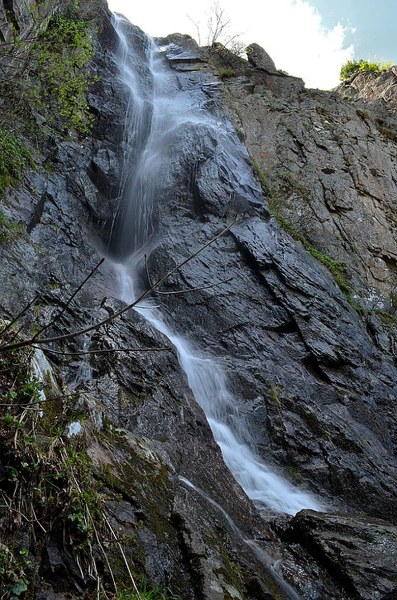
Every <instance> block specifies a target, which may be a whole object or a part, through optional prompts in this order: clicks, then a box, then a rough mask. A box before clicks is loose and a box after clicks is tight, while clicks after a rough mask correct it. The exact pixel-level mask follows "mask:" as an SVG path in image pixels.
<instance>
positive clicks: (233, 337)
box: [0, 0, 397, 600]
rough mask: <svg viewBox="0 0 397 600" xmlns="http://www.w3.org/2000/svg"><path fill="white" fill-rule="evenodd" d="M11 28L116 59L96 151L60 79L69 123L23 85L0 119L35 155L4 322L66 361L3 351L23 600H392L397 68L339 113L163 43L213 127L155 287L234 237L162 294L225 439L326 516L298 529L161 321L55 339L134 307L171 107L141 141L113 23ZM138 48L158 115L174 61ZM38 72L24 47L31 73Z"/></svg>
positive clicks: (145, 87) (191, 160) (202, 132)
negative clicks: (133, 263) (124, 290)
mask: <svg viewBox="0 0 397 600" xmlns="http://www.w3.org/2000/svg"><path fill="white" fill-rule="evenodd" d="M0 7H1V11H0V20H1V23H2V26H1V31H2V35H3V40H4V43H9V42H10V40H12V39H13V36H15V30H16V31H17V32H18V34H19V36H20V37H21V38H26V37H29V36H30V35H31V32H32V31H34V35H35V36H39V35H40V31H45V30H46V27H47V26H48V21H49V19H50V18H51V16H52V15H54V14H58V13H59V11H60V12H61V13H62V14H65V15H69V16H67V18H68V19H70V20H71V21H72V23H81V22H83V23H85V25H84V27H86V26H87V27H89V31H90V34H89V35H90V39H91V40H92V43H93V47H94V50H95V53H94V54H93V56H92V58H90V64H89V69H90V74H91V75H90V78H89V79H88V80H87V81H88V84H87V85H89V87H87V89H86V90H85V94H86V96H85V103H84V111H85V112H84V115H85V116H84V118H85V117H86V118H87V119H88V118H89V123H90V127H91V129H90V132H89V133H87V131H86V130H84V131H80V132H79V131H78V130H77V131H76V129H75V128H74V127H73V124H72V125H71V124H70V123H68V126H67V128H66V131H65V119H66V117H65V114H66V115H68V114H69V113H67V112H66V113H65V114H61V113H59V103H58V104H57V97H56V96H55V92H54V90H53V89H52V88H51V86H49V84H48V82H47V83H46V82H43V83H42V84H41V85H42V87H41V88H40V89H41V90H43V89H44V90H47V92H48V94H49V98H50V99H49V101H48V103H47V102H43V101H40V102H37V103H36V102H35V101H33V100H32V99H31V98H32V97H31V96H28V97H29V98H30V100H29V102H27V103H26V104H25V105H24V106H22V107H21V106H20V105H19V104H18V103H16V104H15V103H14V104H12V103H11V104H10V102H9V93H10V85H9V82H7V85H6V86H5V87H4V94H3V98H2V104H1V107H0V110H1V119H2V129H1V132H5V133H2V136H3V137H2V138H1V139H0V142H1V143H3V141H1V140H3V139H4V140H6V141H7V143H8V146H6V148H8V151H10V148H13V149H14V151H16V152H18V153H19V154H18V155H19V156H25V157H28V156H29V157H30V158H29V159H28V158H25V159H24V161H22V162H23V168H22V169H21V170H20V171H18V174H17V172H16V170H15V167H14V171H13V172H11V173H6V172H5V171H4V169H3V171H2V172H1V173H0V175H1V176H2V182H3V183H2V188H3V195H2V198H1V205H2V206H1V213H0V216H1V219H0V240H1V241H0V243H1V247H0V250H1V257H2V259H1V264H0V273H1V281H2V294H1V299H0V308H1V315H2V317H3V319H5V320H11V321H12V320H13V319H16V323H15V327H8V326H7V325H6V321H3V325H2V329H3V333H2V345H6V344H12V343H13V342H14V343H15V342H18V341H19V342H21V341H22V343H23V340H24V339H26V338H28V337H32V336H35V335H36V338H35V340H34V342H35V343H34V344H33V345H36V346H40V347H41V348H42V350H43V355H41V353H39V354H38V353H37V352H36V356H34V357H33V361H35V360H36V361H37V360H39V358H40V357H41V358H40V360H39V367H37V368H36V371H34V377H33V376H32V373H31V368H30V367H29V364H30V363H31V361H32V356H31V355H30V354H29V352H31V351H29V347H30V346H28V350H23V349H15V350H14V351H13V352H11V351H10V350H8V351H7V350H5V349H4V348H3V349H1V348H0V349H1V350H2V351H1V354H0V356H1V360H2V372H1V373H2V375H1V378H0V386H1V390H2V396H3V399H2V413H1V415H2V416H1V427H0V447H1V451H2V457H3V458H2V464H1V469H0V492H1V498H2V504H1V508H0V518H1V522H2V531H3V534H2V537H1V544H2V545H1V547H0V577H2V579H1V584H0V585H1V586H2V587H1V591H2V594H3V595H4V597H6V598H7V597H9V598H11V597H19V596H20V597H23V595H25V597H31V598H54V599H55V598H59V599H61V598H65V597H69V598H81V597H86V598H89V597H92V595H93V594H95V593H97V595H98V597H105V596H106V595H107V597H117V598H119V599H120V600H121V599H122V598H130V599H132V598H135V597H139V595H136V594H137V591H136V588H135V585H137V586H138V587H140V589H141V590H143V589H145V590H149V589H152V590H157V591H156V593H157V596H158V597H159V598H162V597H163V598H164V597H168V598H171V597H180V598H183V599H184V600H188V599H192V600H193V599H196V598H197V599H208V600H217V599H219V600H221V599H230V598H240V599H242V598H244V599H246V600H248V599H263V598H269V599H270V598H302V599H309V598H310V599H323V598H327V599H331V600H332V599H335V600H336V599H338V600H340V599H354V598H362V599H367V598H368V600H369V599H370V598H384V599H391V598H393V597H394V594H395V593H396V587H395V576H396V571H395V564H396V555H397V542H396V540H397V535H396V526H395V521H396V518H397V516H396V491H397V490H396V488H397V478H396V475H397V469H396V460H395V456H396V452H395V443H396V439H397V431H396V429H397V427H396V400H397V394H396V381H397V377H396V375H397V364H396V305H397V301H396V286H397V279H396V278H397V275H396V273H397V271H396V260H397V244H396V232H395V223H396V204H395V198H396V186H397V175H396V168H395V158H396V152H397V145H396V143H397V134H396V133H395V132H396V123H395V114H394V111H395V95H394V85H395V81H394V80H395V74H394V70H393V68H392V69H391V70H390V71H389V72H388V73H386V74H385V75H382V76H381V77H378V78H375V79H374V77H373V76H368V75H366V74H362V75H360V76H358V77H357V78H356V79H355V80H354V81H352V82H350V83H349V84H348V85H343V86H342V87H341V88H340V89H339V90H335V91H334V92H331V93H329V92H321V91H318V90H306V89H305V88H304V85H303V83H302V81H301V80H299V79H296V78H293V77H289V76H287V75H286V74H285V73H281V72H278V71H276V70H275V68H274V64H273V62H272V60H271V58H270V57H269V56H268V55H267V54H266V53H265V52H264V51H261V49H260V47H258V46H257V45H256V44H252V45H251V46H250V48H251V52H250V53H249V62H247V61H245V60H242V59H240V58H238V57H235V56H234V55H232V54H230V53H229V52H228V51H227V50H226V49H224V48H223V47H220V46H217V47H215V48H212V49H200V48H198V47H197V45H196V44H195V42H194V41H193V40H192V39H191V38H188V37H187V36H182V35H180V34H175V35H173V36H170V37H169V38H167V39H163V40H157V44H158V47H159V48H160V50H159V51H158V52H157V55H156V56H157V59H158V60H159V62H160V64H161V68H162V69H163V71H162V72H164V73H166V74H167V77H169V80H170V81H172V88H170V89H169V94H170V102H171V98H176V97H183V98H184V99H185V101H186V103H191V104H189V106H193V107H194V110H198V111H199V114H200V115H201V116H202V117H200V119H201V120H199V119H197V120H196V121H197V122H195V120H194V119H191V120H190V121H188V122H183V123H182V124H181V126H178V127H177V128H175V130H173V131H172V132H171V133H170V134H169V136H168V137H167V138H166V144H165V148H166V150H165V151H166V152H167V153H168V155H169V157H171V158H172V159H171V158H170V159H169V160H167V162H166V163H164V165H162V169H161V177H158V180H156V181H155V182H154V183H153V182H150V185H153V186H154V189H155V194H154V196H155V198H156V202H155V204H154V206H153V223H152V225H151V226H152V228H153V230H154V237H153V240H154V242H153V244H152V246H151V248H150V253H149V252H148V254H150V255H148V257H147V260H146V270H147V274H148V275H149V277H150V279H151V280H152V281H155V280H156V279H160V278H161V277H162V276H164V274H165V273H167V272H169V271H171V270H172V269H173V268H174V267H175V266H176V265H177V264H179V263H181V262H182V261H184V260H185V259H186V258H187V257H188V256H189V255H191V254H193V253H194V252H195V251H197V249H198V248H199V247H201V246H203V245H205V244H206V243H207V242H208V241H209V240H210V239H211V238H212V237H214V236H215V235H217V234H218V233H219V232H221V231H222V230H223V229H225V227H226V226H228V227H229V229H228V230H227V231H226V233H225V234H224V235H223V236H222V237H220V238H219V239H217V240H216V241H215V242H214V243H212V244H210V245H209V246H208V247H207V248H206V249H205V250H204V251H202V252H201V253H200V254H199V255H198V256H197V257H196V258H195V259H194V260H191V261H189V262H187V264H186V265H185V267H184V268H183V270H182V271H180V272H179V271H177V272H175V273H173V274H172V276H171V277H169V278H168V279H167V281H166V282H165V284H164V286H163V287H162V288H161V291H163V292H172V293H169V294H168V295H163V294H154V296H155V299H156V303H157V304H158V305H160V307H161V309H162V311H163V313H164V314H166V315H167V322H168V323H169V324H170V327H171V328H172V330H173V331H174V332H175V334H178V335H179V336H182V337H184V338H185V337H189V340H190V343H191V344H192V345H194V346H195V347H197V348H198V351H199V352H200V353H202V355H203V356H204V357H206V358H208V359H210V360H214V361H215V364H220V365H222V368H223V370H224V372H225V373H226V374H227V378H228V382H229V387H230V390H231V392H232V394H233V398H234V402H235V405H234V406H233V407H230V411H229V415H228V417H227V418H228V421H227V424H228V425H232V424H233V423H234V424H235V423H236V422H238V423H241V424H242V425H244V429H245V431H249V435H248V434H246V437H247V439H246V440H244V441H246V442H247V444H248V445H249V446H250V447H251V448H252V449H254V450H255V452H256V453H257V456H258V457H260V458H261V459H263V460H264V461H265V462H266V464H267V465H269V466H270V467H271V468H272V469H273V470H274V471H275V472H276V473H282V474H284V476H286V477H287V479H288V480H289V481H290V482H291V484H293V485H295V486H298V487H299V488H300V489H302V490H305V491H307V492H310V493H311V494H313V496H314V497H316V499H317V501H318V503H319V504H320V505H321V508H322V512H317V513H316V512H314V511H302V512H300V513H299V514H298V515H297V516H295V517H290V516H286V515H284V514H280V513H275V512H274V511H272V510H269V509H266V507H264V506H263V505H262V506H260V505H256V506H255V505H254V504H253V503H252V501H251V500H249V498H248V497H247V496H246V494H245V493H244V492H243V490H242V489H241V488H240V486H239V485H238V483H237V482H236V481H235V479H234V478H233V477H232V475H231V473H230V472H229V470H228V469H227V467H226V466H225V464H224V462H223V459H222V453H221V450H220V448H219V447H218V446H217V444H216V443H215V442H214V439H213V437H212V433H211V430H210V428H209V425H208V423H207V420H206V417H205V414H204V412H203V410H202V408H200V406H198V404H197V403H196V401H195V399H194V397H193V393H192V391H191V389H190V387H189V385H188V381H187V378H186V375H185V373H184V372H183V371H182V369H181V366H180V364H179V362H178V357H177V354H176V351H175V349H174V347H173V346H172V344H171V343H170V341H169V339H168V338H167V337H166V336H165V335H163V334H162V333H161V332H159V331H157V330H156V329H154V328H153V326H152V325H151V324H150V322H149V321H148V320H147V319H145V318H144V311H141V313H140V314H138V313H136V312H133V311H129V312H125V313H123V314H122V315H121V316H120V317H119V318H117V319H110V320H108V322H107V323H106V324H105V325H104V326H103V327H101V328H98V329H94V330H91V331H87V332H86V333H85V334H80V335H78V336H71V337H65V338H63V339H55V340H54V339H53V338H60V337H62V336H68V335H69V334H70V333H71V332H73V331H75V330H78V329H84V328H86V327H87V326H91V325H93V324H95V323H96V322H99V321H101V320H106V319H108V318H109V317H112V315H114V314H115V313H116V312H117V311H119V310H122V309H123V308H124V307H125V302H124V301H123V300H122V295H121V294H120V291H119V287H120V286H119V281H118V278H117V265H115V263H117V261H122V260H124V257H125V254H126V253H127V254H128V252H131V251H132V249H133V241H130V242H128V243H131V247H129V248H128V247H127V249H126V245H125V243H124V242H123V243H121V241H120V240H121V239H122V237H123V236H124V238H125V239H127V238H128V236H126V235H125V228H124V224H125V222H126V221H127V216H128V208H125V206H124V200H125V196H123V190H125V189H126V188H127V184H128V185H130V184H131V176H130V174H131V173H134V176H135V177H136V178H139V177H140V173H139V169H137V170H136V171H134V170H133V169H134V168H135V166H134V160H137V159H136V157H135V156H139V152H138V150H137V147H136V145H137V143H138V142H139V140H140V138H138V134H135V132H136V131H138V130H139V127H141V128H142V131H144V132H145V131H146V134H145V135H146V138H145V139H147V137H148V136H149V135H150V126H147V127H146V125H147V124H148V123H149V124H150V123H151V121H150V119H151V114H152V112H151V111H152V108H151V104H150V102H146V103H145V102H143V106H144V107H145V109H144V111H143V112H142V114H143V115H144V120H143V121H142V122H141V121H138V120H136V121H135V122H134V123H135V129H133V131H129V132H126V130H125V123H126V115H130V116H131V118H132V119H133V118H134V114H135V113H137V111H138V104H137V103H135V104H134V102H132V101H131V91H130V90H128V89H127V88H126V86H125V84H124V83H123V81H122V78H121V77H120V38H119V37H118V36H117V33H116V31H115V27H114V21H113V20H112V17H111V15H110V13H109V12H108V10H107V8H106V6H105V5H104V3H103V2H94V1H92V2H90V1H89V0H87V1H81V2H80V7H79V9H78V12H76V10H77V9H76V7H75V6H71V5H70V3H68V2H66V1H65V2H59V3H58V4H54V3H53V4H52V5H51V6H50V5H49V4H48V3H41V2H33V0H32V1H30V2H28V1H25V2H23V3H22V2H13V3H7V2H2V3H0ZM73 27H74V25H73ZM83 30H84V31H85V29H84V28H83ZM125 31H126V34H125V35H126V39H127V41H128V45H129V48H130V49H132V50H131V53H132V54H133V56H134V57H135V58H134V60H135V61H136V64H137V65H138V67H137V68H136V71H135V72H134V77H136V79H135V80H134V81H135V84H134V86H133V87H134V88H135V87H136V88H139V89H141V90H142V98H144V100H145V99H146V98H150V95H151V94H152V93H153V87H154V86H155V83H154V82H153V74H152V70H151V69H152V66H151V64H150V62H149V60H148V49H149V46H150V42H149V40H148V39H147V37H146V36H145V34H144V33H143V32H141V31H140V30H139V29H138V28H136V27H134V26H129V27H126V29H125ZM23 51H24V56H26V55H27V56H30V57H31V61H32V63H33V61H34V60H37V59H36V54H35V53H37V50H36V49H35V48H33V47H32V48H30V47H26V46H25V47H24V48H23ZM14 59H15V56H14V55H12V54H11V59H10V56H9V52H8V51H7V57H6V65H7V68H9V65H10V62H9V61H10V60H14ZM12 64H13V65H14V66H15V64H16V63H15V62H14V63H12ZM22 76H23V72H21V73H20V75H19V77H20V78H21V77H22ZM32 77H33V79H34V77H35V74H34V73H33V74H32ZM11 83H12V82H11ZM28 85H30V84H28ZM46 85H47V86H49V87H48V89H47V88H46V87H45V86H46ZM15 86H17V78H15ZM43 86H44V88H43ZM11 87H12V86H11ZM18 89H19V88H18ZM23 89H25V88H23ZM30 89H31V88H30ZM133 91H134V90H133ZM26 93H28V92H26ZM51 94H52V96H51ZM14 105H15V106H16V107H17V110H14V109H13V106H14ZM57 110H58V113H59V114H58V113H56V111H57ZM79 110H80V109H79ZM54 113H55V120H53V119H54ZM10 123H12V127H11V126H10ZM84 123H85V121H84ZM78 124H79V125H80V121H78ZM145 124H146V125H145ZM10 131H12V132H14V138H10ZM7 136H8V137H7ZM134 136H135V137H134ZM4 143H5V142H4ZM3 148H5V146H4V147H3ZM22 148H24V149H25V150H24V151H23V152H22ZM15 149H16V150H15ZM3 151H4V150H3ZM24 152H25V153H24ZM27 152H28V153H29V154H27ZM21 160H22V159H21ZM2 168H3V167H2ZM9 168H10V169H11V167H9ZM120 199H121V203H120ZM120 207H121V208H120ZM134 210H135V208H134ZM115 232H117V236H116V234H115ZM127 233H128V232H127ZM128 239H130V238H128ZM102 255H105V256H106V257H107V260H105V262H104V263H101V264H100V265H99V266H98V262H99V259H100V257H101V256H102ZM87 275H89V278H88V280H87V281H86V282H85V283H84V285H82V282H83V281H84V279H85V278H86V277H87ZM144 284H146V285H147V284H148V281H147V276H146V273H145V272H143V273H142V275H141V285H144ZM210 284H216V287H211V285H210ZM209 286H210V287H209ZM186 288H190V289H191V290H193V291H190V293H188V294H178V293H177V294H175V293H173V292H175V291H178V290H180V289H186ZM76 290H77V291H79V293H78V294H77V295H74V293H75V292H76ZM142 313H143V314H142ZM16 317H18V318H16ZM43 328H44V329H43ZM18 330H20V331H18ZM42 338H47V339H50V341H48V342H47V343H45V344H44V343H39V340H40V339H42ZM51 340H53V341H51ZM137 348H138V349H139V350H140V351H136V349H137ZM84 352H88V353H86V354H84ZM44 355H45V357H47V358H46V359H45V358H44ZM38 357H39V358H38ZM47 360H48V361H49V362H47ZM40 361H41V362H40ZM37 369H38V370H37ZM29 370H30V371H29ZM4 373H9V375H7V376H6V375H4ZM37 379H39V380H43V381H44V389H43V390H41V389H40V385H39V384H38V383H37ZM32 386H33V387H32ZM32 390H33V391H32ZM43 394H44V395H43ZM153 593H154V592H153ZM142 597H145V596H144V593H143V592H142Z"/></svg>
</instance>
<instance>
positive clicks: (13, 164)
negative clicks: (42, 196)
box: [0, 128, 34, 241]
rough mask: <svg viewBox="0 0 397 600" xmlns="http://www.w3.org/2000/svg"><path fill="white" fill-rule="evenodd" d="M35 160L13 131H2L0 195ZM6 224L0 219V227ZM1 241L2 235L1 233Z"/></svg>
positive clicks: (0, 134) (0, 142)
mask: <svg viewBox="0 0 397 600" xmlns="http://www.w3.org/2000/svg"><path fill="white" fill-rule="evenodd" d="M33 164H34V163H33V159H32V155H31V153H30V151H29V149H28V148H27V147H26V146H25V144H23V142H21V140H20V139H19V138H18V137H17V136H16V135H15V134H14V133H13V132H11V131H9V130H7V129H4V128H1V129H0V194H2V193H3V192H4V190H5V188H6V187H7V186H8V185H10V184H11V183H13V182H16V181H18V180H19V179H20V177H21V175H22V173H23V170H24V169H25V168H27V167H28V166H32V165H33ZM3 224H4V216H3V223H2V221H1V219H0V227H1V226H2V225H3ZM0 241H1V233H0Z"/></svg>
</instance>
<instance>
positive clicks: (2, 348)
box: [0, 217, 237, 354]
mask: <svg viewBox="0 0 397 600" xmlns="http://www.w3.org/2000/svg"><path fill="white" fill-rule="evenodd" d="M236 220H237V217H236V218H234V219H233V221H232V222H231V223H230V224H229V225H227V227H225V228H224V229H222V231H221V232H220V233H218V234H217V235H216V236H214V237H212V238H211V239H210V240H209V241H208V242H206V243H205V244H204V245H203V246H200V248H199V249H198V250H196V251H195V252H193V253H192V254H190V255H189V256H188V257H187V258H185V259H184V260H183V261H182V262H180V263H179V264H178V265H177V266H176V267H174V268H173V269H171V270H170V271H168V273H166V274H165V275H164V276H163V277H161V278H160V279H158V280H157V281H156V282H155V283H153V284H152V285H151V286H150V287H148V289H147V290H145V291H144V292H143V293H142V294H141V295H140V296H139V297H138V298H136V299H135V300H134V301H133V302H131V303H129V304H127V305H126V306H124V307H123V308H121V309H120V310H118V311H116V312H115V313H113V314H112V315H109V316H108V317H107V318H106V319H103V320H101V321H98V322H97V323H94V324H93V325H89V326H87V327H82V328H80V329H77V330H75V331H71V332H69V333H65V334H62V335H56V336H53V337H47V338H37V336H36V334H35V335H34V336H33V337H31V338H29V339H26V340H21V341H18V342H13V343H6V344H3V345H0V352H10V351H12V350H17V349H19V348H25V347H27V346H35V347H36V346H41V345H43V344H50V343H53V342H61V341H65V340H70V339H73V338H76V337H78V336H80V335H84V334H85V333H89V332H90V331H96V330H97V329H99V328H100V327H103V326H105V325H107V324H108V323H111V322H112V321H114V320H115V319H117V318H118V317H120V316H121V315H123V314H124V313H126V312H128V311H130V310H131V309H133V308H134V307H135V306H137V305H138V304H139V303H140V302H142V300H144V299H145V298H147V297H148V296H150V295H151V294H152V293H153V292H155V291H156V290H157V289H158V288H159V287H160V286H161V285H162V284H163V283H164V282H165V281H166V280H167V279H169V278H170V277H171V276H172V275H173V274H174V273H176V272H177V271H179V270H180V269H182V268H183V267H184V266H185V265H186V264H188V263H189V262H190V261H192V260H193V259H194V258H196V256H198V255H199V254H201V253H202V252H203V251H204V250H205V249H206V248H208V247H209V246H211V245H212V244H213V243H214V242H215V241H216V240H218V239H219V238H220V237H222V236H223V235H224V234H225V233H226V232H227V231H229V230H230V228H231V227H232V226H233V225H234V224H235V222H236ZM100 264H102V263H100ZM98 267H99V264H98V265H97V266H96V267H95V268H94V269H93V270H92V271H91V272H90V273H89V275H88V276H87V277H86V278H85V280H84V282H83V283H82V284H81V285H80V286H79V287H78V289H77V290H76V291H75V292H74V294H73V295H72V297H75V296H76V294H77V293H78V291H80V289H81V288H82V287H83V285H84V283H85V282H86V281H88V279H89V278H90V277H91V276H92V275H93V273H94V272H95V271H96V269H97V268H98ZM187 291H190V290H187ZM193 291H194V290H193ZM71 299H72V298H69V300H68V301H67V303H66V305H67V306H68V305H69V304H70V302H71ZM58 317H59V315H57V316H56V317H55V320H57V318H58ZM53 323H54V319H52V320H51V321H50V322H49V323H48V325H46V326H45V327H44V328H43V329H42V331H44V330H45V329H48V327H50V326H51V325H52V324H53ZM77 354H78V353H77Z"/></svg>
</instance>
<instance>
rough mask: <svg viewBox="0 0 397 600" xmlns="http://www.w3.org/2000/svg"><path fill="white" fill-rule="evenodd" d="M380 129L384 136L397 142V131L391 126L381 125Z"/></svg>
mask: <svg viewBox="0 0 397 600" xmlns="http://www.w3.org/2000/svg"><path fill="white" fill-rule="evenodd" d="M379 131H380V133H381V134H382V135H383V137H384V138H386V139H387V140H390V141H391V142H397V131H395V130H394V129H390V127H384V126H379Z"/></svg>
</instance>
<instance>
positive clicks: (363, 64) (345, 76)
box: [340, 58, 392, 81]
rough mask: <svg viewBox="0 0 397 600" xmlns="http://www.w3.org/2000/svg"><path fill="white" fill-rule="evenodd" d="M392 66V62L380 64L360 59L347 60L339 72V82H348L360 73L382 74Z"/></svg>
mask: <svg viewBox="0 0 397 600" xmlns="http://www.w3.org/2000/svg"><path fill="white" fill-rule="evenodd" d="M391 65H392V62H391V61H389V62H387V63H381V62H370V61H368V60H364V59H362V58H361V59H360V60H348V61H347V62H346V63H345V64H344V65H343V66H342V68H341V70H340V80H341V81H348V80H349V79H350V78H351V77H353V76H354V75H357V73H360V72H361V71H372V72H373V73H383V72H384V71H387V69H389V68H390V67H391Z"/></svg>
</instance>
